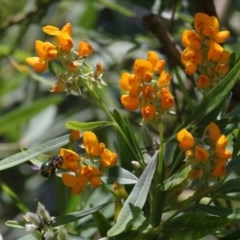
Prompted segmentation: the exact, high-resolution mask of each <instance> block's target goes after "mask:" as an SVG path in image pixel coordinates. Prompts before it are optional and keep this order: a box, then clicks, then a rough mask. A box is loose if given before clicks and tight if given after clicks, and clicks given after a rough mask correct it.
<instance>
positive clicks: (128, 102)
mask: <svg viewBox="0 0 240 240" xmlns="http://www.w3.org/2000/svg"><path fill="white" fill-rule="evenodd" d="M121 103H122V105H123V106H124V107H125V108H126V109H127V110H129V111H134V110H136V109H137V108H138V107H139V104H140V99H139V98H138V97H136V98H134V97H130V96H129V95H126V94H123V95H122V96H121Z"/></svg>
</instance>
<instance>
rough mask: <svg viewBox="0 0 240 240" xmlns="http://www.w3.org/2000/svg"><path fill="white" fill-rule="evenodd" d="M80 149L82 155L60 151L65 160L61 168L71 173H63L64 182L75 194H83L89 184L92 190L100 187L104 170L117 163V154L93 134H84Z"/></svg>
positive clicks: (71, 151) (64, 150) (70, 151)
mask: <svg viewBox="0 0 240 240" xmlns="http://www.w3.org/2000/svg"><path fill="white" fill-rule="evenodd" d="M80 147H81V148H82V150H83V151H82V152H83V153H80V154H78V153H77V152H75V151H73V150H70V149H65V148H61V149H60V150H59V155H60V156H62V158H63V163H62V166H61V168H62V169H66V170H68V171H70V172H64V173H62V181H63V183H64V184H65V185H66V186H69V187H71V188H72V193H73V194H77V193H81V192H83V191H84V188H85V186H86V185H87V184H88V183H90V186H91V187H92V188H96V187H98V186H100V185H101V178H100V177H101V174H102V172H103V171H104V169H105V168H109V167H112V166H114V165H116V162H117V154H116V153H114V152H112V151H110V150H109V149H108V148H106V147H105V144H104V143H102V142H99V140H98V138H97V136H96V135H95V133H93V132H90V131H86V132H83V134H82V145H81V146H80Z"/></svg>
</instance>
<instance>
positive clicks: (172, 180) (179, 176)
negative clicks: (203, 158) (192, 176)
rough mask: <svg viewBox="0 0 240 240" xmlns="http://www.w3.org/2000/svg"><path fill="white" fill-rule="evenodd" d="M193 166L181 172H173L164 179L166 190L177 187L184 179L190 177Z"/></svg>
mask: <svg viewBox="0 0 240 240" xmlns="http://www.w3.org/2000/svg"><path fill="white" fill-rule="evenodd" d="M190 170H191V166H188V167H186V168H184V169H183V170H182V171H181V172H178V173H175V174H173V175H172V176H171V177H169V178H168V179H167V180H165V181H164V191H170V190H172V189H173V188H175V187H178V186H180V185H181V184H182V183H183V182H184V181H186V180H187V179H188V176H189V172H190Z"/></svg>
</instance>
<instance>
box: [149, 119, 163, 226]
mask: <svg viewBox="0 0 240 240" xmlns="http://www.w3.org/2000/svg"><path fill="white" fill-rule="evenodd" d="M159 135H160V148H159V155H158V163H157V168H156V173H155V176H154V179H153V194H152V202H151V216H150V222H151V224H152V226H153V227H155V226H157V225H159V223H160V221H161V218H162V211H163V206H164V201H165V194H164V190H163V189H162V187H163V181H164V174H165V173H164V172H165V171H164V166H165V164H164V149H165V144H164V142H163V125H162V121H161V122H160V124H159Z"/></svg>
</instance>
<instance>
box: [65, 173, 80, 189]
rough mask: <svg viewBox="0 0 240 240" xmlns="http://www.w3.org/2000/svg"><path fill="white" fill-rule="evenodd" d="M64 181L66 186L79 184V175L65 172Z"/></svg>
mask: <svg viewBox="0 0 240 240" xmlns="http://www.w3.org/2000/svg"><path fill="white" fill-rule="evenodd" d="M62 181H63V183H64V184H65V185H66V186H68V187H74V186H75V185H76V184H77V177H76V176H74V175H71V174H69V173H63V174H62Z"/></svg>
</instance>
